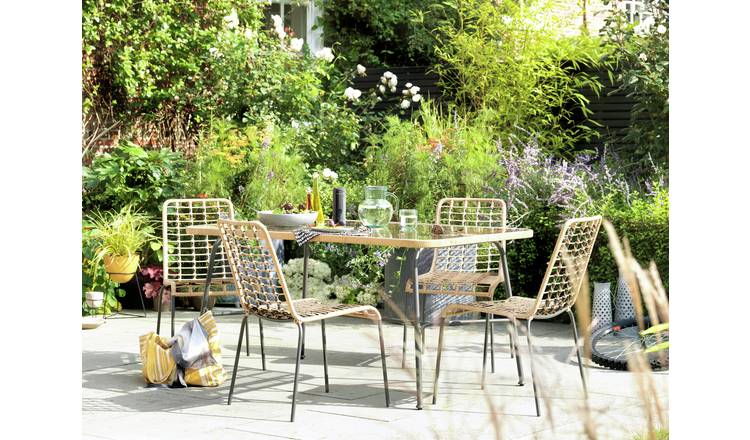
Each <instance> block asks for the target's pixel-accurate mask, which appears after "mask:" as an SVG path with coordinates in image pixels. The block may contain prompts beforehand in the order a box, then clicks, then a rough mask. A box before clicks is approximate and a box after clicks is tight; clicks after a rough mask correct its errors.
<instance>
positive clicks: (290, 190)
mask: <svg viewBox="0 0 750 440" xmlns="http://www.w3.org/2000/svg"><path fill="white" fill-rule="evenodd" d="M293 136H294V134H293V132H292V131H291V130H288V129H284V128H281V127H273V126H267V127H257V126H254V125H249V126H245V127H238V126H236V125H235V124H232V123H229V122H224V121H214V122H213V123H212V125H211V130H210V132H208V133H207V134H206V135H204V136H203V138H202V139H201V142H200V145H199V147H198V151H197V153H196V160H195V161H194V163H193V165H192V167H191V176H192V178H191V179H190V180H191V188H190V189H191V191H192V192H193V193H194V194H202V195H206V196H209V197H226V198H229V199H230V200H232V201H233V202H234V204H235V208H236V209H237V211H238V215H240V216H241V217H242V216H244V217H246V218H255V211H256V210H262V209H274V208H277V207H279V206H280V205H281V204H283V203H284V202H287V201H289V202H292V203H293V204H295V205H297V204H299V203H303V202H304V201H305V188H306V187H307V185H306V184H305V182H307V181H308V179H307V173H306V166H305V163H304V162H303V160H302V158H301V157H300V156H299V155H298V154H296V153H295V152H294V149H293V147H292V145H293V144H292V142H293Z"/></svg>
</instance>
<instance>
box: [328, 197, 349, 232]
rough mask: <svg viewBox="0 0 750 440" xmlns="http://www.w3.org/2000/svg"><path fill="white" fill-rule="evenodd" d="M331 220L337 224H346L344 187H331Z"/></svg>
mask: <svg viewBox="0 0 750 440" xmlns="http://www.w3.org/2000/svg"><path fill="white" fill-rule="evenodd" d="M331 218H332V219H333V222H334V223H335V224H337V225H341V226H344V225H346V189H344V188H334V189H333V213H332V215H331Z"/></svg>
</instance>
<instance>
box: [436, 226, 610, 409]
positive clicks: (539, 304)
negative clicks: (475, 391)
mask: <svg viewBox="0 0 750 440" xmlns="http://www.w3.org/2000/svg"><path fill="white" fill-rule="evenodd" d="M601 222H602V218H601V216H595V217H587V218H577V219H571V220H568V221H566V222H565V224H563V227H562V230H561V231H560V235H559V237H558V239H557V243H556V244H555V248H554V250H553V251H552V257H551V258H550V261H549V264H548V265H547V272H546V273H545V275H544V279H543V281H542V285H541V287H540V288H539V294H538V295H537V297H536V298H523V297H518V296H514V297H511V298H508V299H504V300H501V301H478V302H475V303H471V304H451V305H449V306H448V307H446V308H445V309H444V310H443V312H442V314H441V325H440V335H439V337H438V354H437V364H436V366H435V383H434V392H433V397H432V403H433V404H434V403H435V402H436V400H437V391H438V377H439V374H440V357H441V354H442V353H441V352H442V347H443V332H444V330H445V325H444V323H445V320H446V318H447V317H449V316H452V315H458V314H461V313H467V312H481V313H487V314H492V315H499V316H504V317H507V318H509V319H510V320H511V321H512V322H513V326H512V327H511V331H513V330H512V329H515V328H516V327H515V323H516V320H525V321H526V325H527V327H526V329H527V338H528V344H529V363H530V365H531V382H532V385H533V388H534V404H535V405H536V415H537V416H539V415H540V412H539V398H538V396H537V383H536V377H535V374H534V349H533V346H532V337H531V321H532V320H534V319H549V318H552V317H555V316H557V315H559V314H561V313H563V312H567V313H568V315H569V316H570V321H571V324H572V325H573V340H574V343H575V346H576V354H577V356H578V368H579V372H580V374H581V382H582V383H583V391H584V393H586V394H587V393H588V391H587V389H586V378H585V376H584V374H583V362H582V360H581V350H580V346H579V345H578V331H577V329H576V324H575V317H574V316H573V312H572V311H571V307H573V304H575V302H576V298H577V297H578V292H579V290H580V289H581V284H582V282H583V278H584V274H585V272H586V267H587V266H588V263H589V258H590V257H591V251H592V249H593V248H594V243H595V242H596V236H597V234H598V232H599V226H601ZM486 341H487V338H486V336H485V344H486ZM515 350H516V357H518V355H519V350H518V344H516V346H515ZM518 368H519V371H518V373H519V385H523V372H522V371H521V364H520V363H518ZM484 382H485V376H484V374H482V387H484Z"/></svg>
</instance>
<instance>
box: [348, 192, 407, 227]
mask: <svg viewBox="0 0 750 440" xmlns="http://www.w3.org/2000/svg"><path fill="white" fill-rule="evenodd" d="M387 197H392V198H393V200H394V201H395V203H396V209H397V210H398V197H396V195H395V194H393V193H389V192H388V187H386V186H365V200H364V201H363V202H362V203H360V204H359V207H358V208H357V213H358V214H359V219H360V221H362V224H363V225H365V226H367V227H368V228H382V227H384V226H387V225H388V222H390V221H391V216H392V215H393V205H391V203H390V202H389V201H388V200H386V198H387Z"/></svg>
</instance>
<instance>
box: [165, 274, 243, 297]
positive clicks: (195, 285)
mask: <svg viewBox="0 0 750 440" xmlns="http://www.w3.org/2000/svg"><path fill="white" fill-rule="evenodd" d="M164 286H165V287H171V290H172V292H171V295H172V296H176V297H198V296H203V291H204V290H205V289H206V282H205V281H204V280H189V281H182V280H165V281H164ZM236 295H239V291H237V290H235V288H234V280H233V279H231V278H212V279H211V288H210V290H209V296H236Z"/></svg>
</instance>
